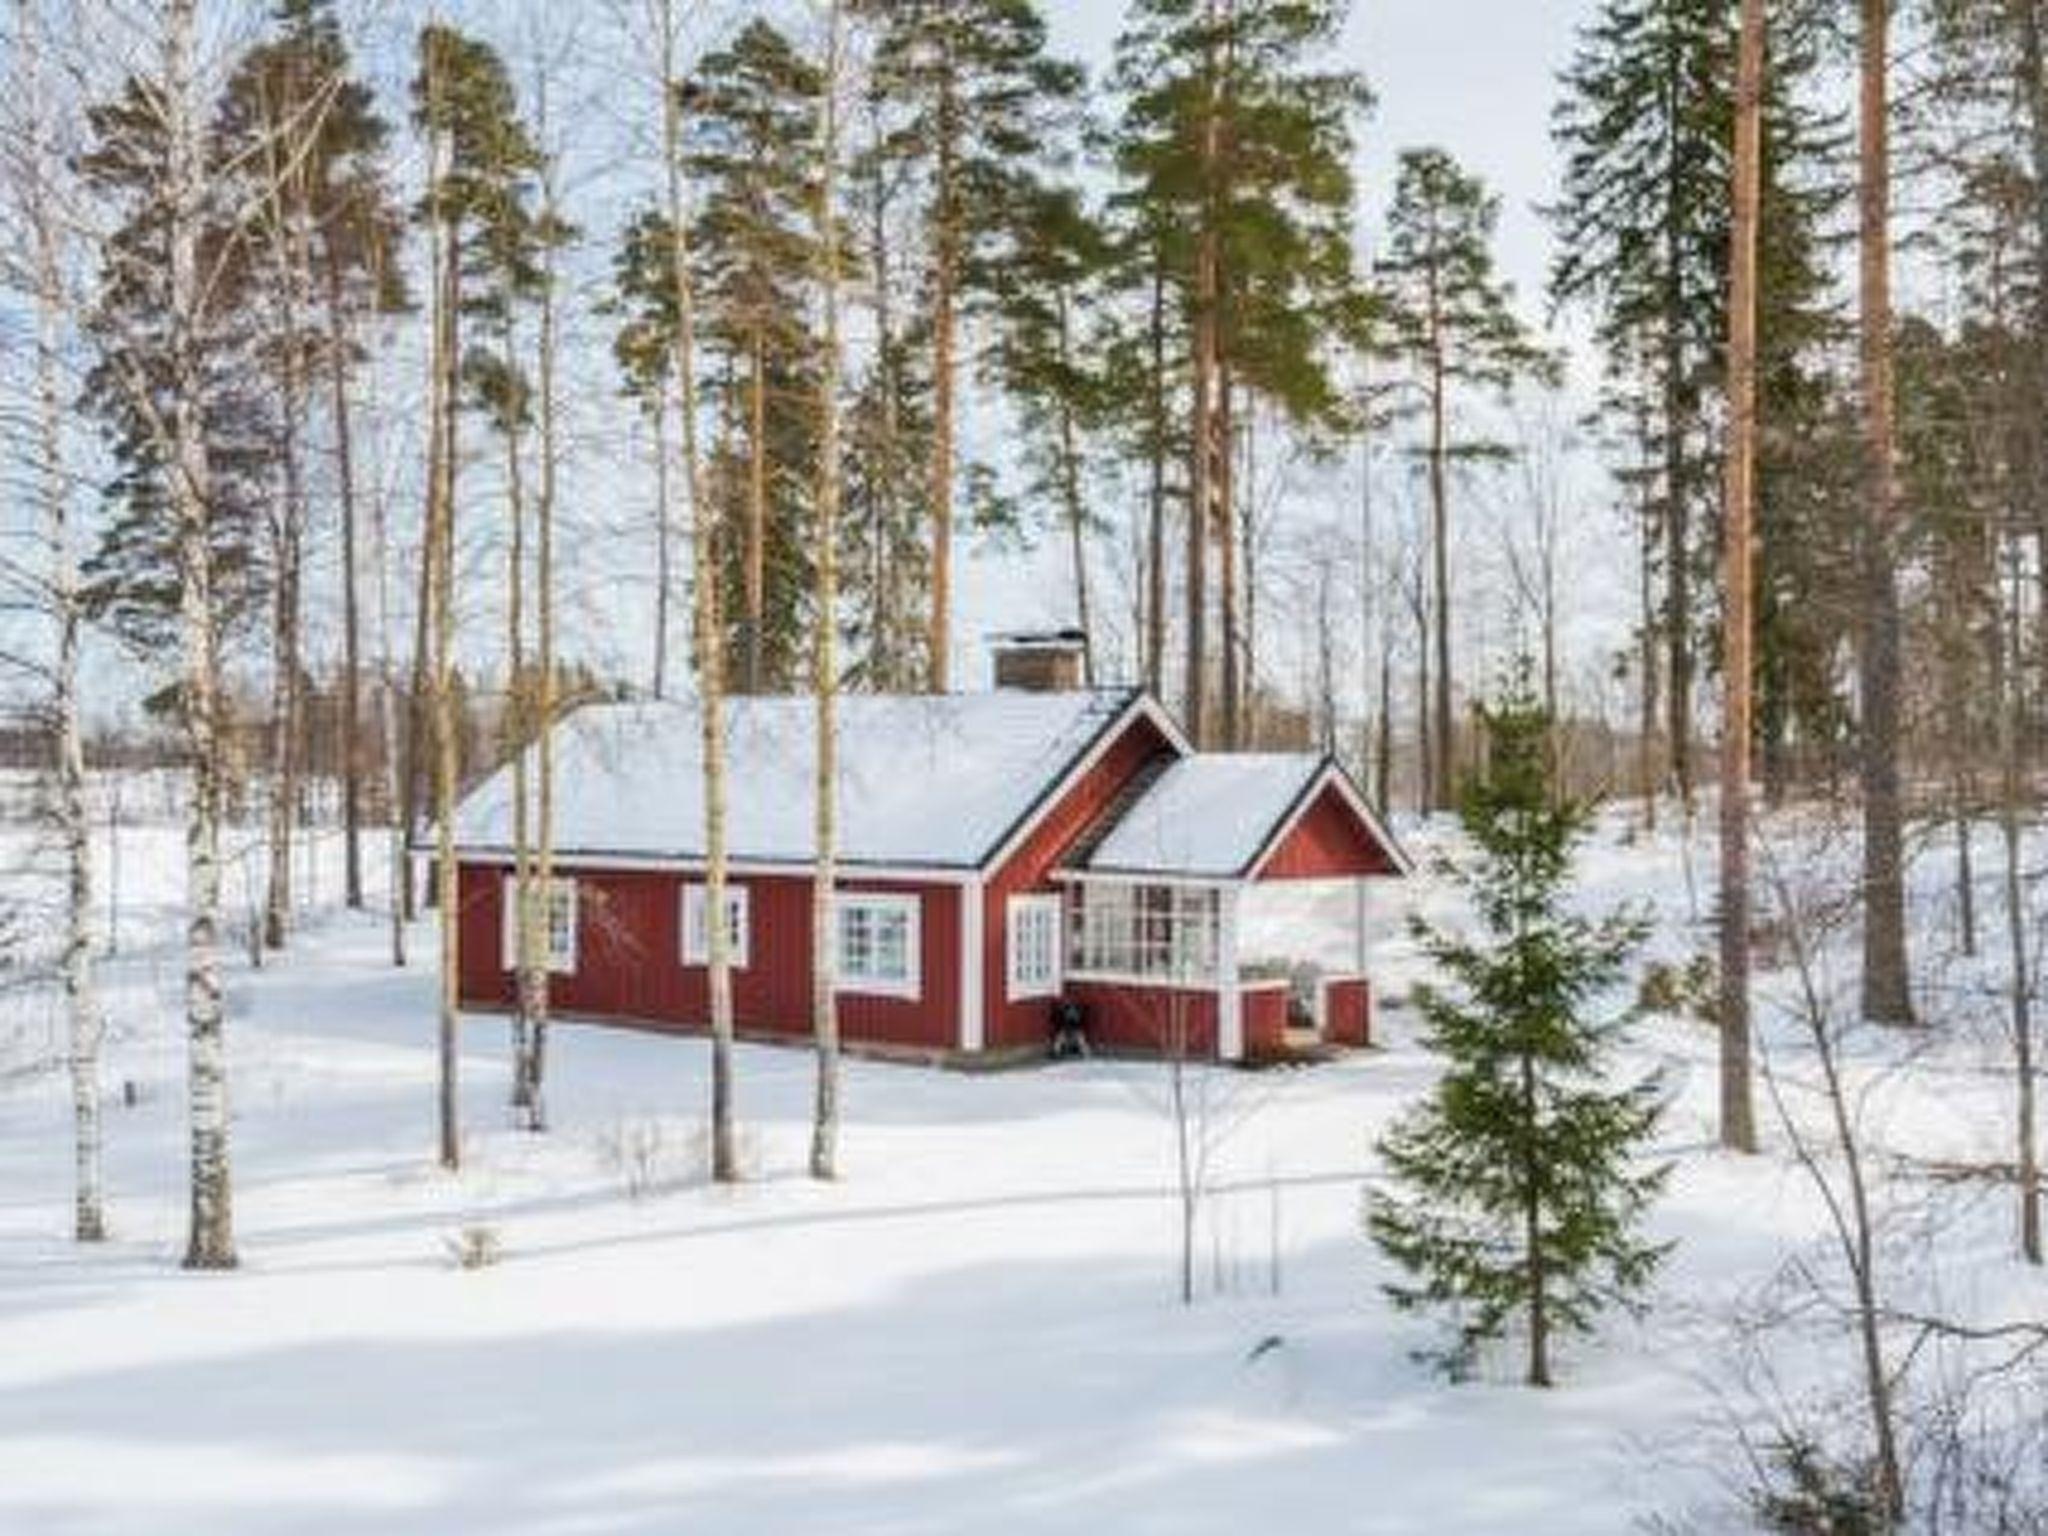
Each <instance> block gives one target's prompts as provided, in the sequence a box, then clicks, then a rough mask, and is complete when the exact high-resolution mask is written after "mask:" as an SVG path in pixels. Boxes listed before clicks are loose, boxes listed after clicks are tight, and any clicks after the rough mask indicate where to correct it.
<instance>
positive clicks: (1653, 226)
mask: <svg viewBox="0 0 2048 1536" xmlns="http://www.w3.org/2000/svg"><path fill="white" fill-rule="evenodd" d="M1823 11H1824V8H1816V7H1812V6H1803V5H1802V6H1786V7H1779V8H1777V9H1776V11H1775V14H1774V15H1773V16H1772V18H1771V21H1772V27H1773V35H1772V53H1773V69H1772V74H1771V77H1770V79H1769V81H1768V82H1767V84H1766V97H1765V101H1764V106H1763V113H1764V156H1765V165H1764V171H1763V178H1764V179H1763V189H1762V192H1761V194H1760V196H1761V199H1762V202H1763V206H1764V208H1765V213H1766V216H1765V217H1764V219H1763V221H1762V222H1763V227H1764V235H1763V242H1762V255H1761V258H1760V260H1761V262H1762V268H1763V271H1764V273H1765V277H1766V280H1765V282H1764V284H1763V289H1762V293H1761V294H1760V303H1761V304H1762V306H1763V313H1764V315H1765V317H1766V319H1765V323H1764V324H1763V326H1762V327H1761V334H1762V336H1763V344H1764V353H1765V357H1764V360H1763V363H1762V375H1761V380H1760V387H1761V389H1762V391H1763V394H1764V396H1765V398H1766V399H1768V400H1769V401H1770V402H1771V407H1772V414H1773V417H1774V419H1777V420H1781V421H1783V422H1784V423H1785V430H1784V431H1783V432H1781V433H1774V434H1773V435H1772V439H1771V440H1770V441H1769V442H1768V443H1766V444H1765V445H1764V452H1763V454H1762V456H1761V458H1760V461H1759V465H1758V530H1759V537H1760V541H1761V544H1762V562H1761V563H1762V572H1761V576H1760V588H1759V592H1758V604H1759V612H1758V636H1759V646H1758V662H1757V670H1758V675H1757V678H1756V680H1755V682H1756V686H1757V688H1758V690H1759V692H1760V695H1761V707H1760V710H1759V724H1760V726H1761V733H1762V735H1763V737H1764V743H1765V751H1766V754H1767V763H1766V773H1767V775H1768V774H1771V773H1773V772H1774V771H1775V770H1776V767H1777V764H1776V762H1775V761H1774V760H1772V759H1771V758H1770V754H1772V753H1774V752H1782V750H1783V748H1784V746H1785V744H1786V743H1787V742H1788V741H1789V740H1790V739H1791V738H1792V737H1793V736H1794V735H1795V734H1797V735H1800V736H1804V737H1808V738H1814V739H1819V738H1824V737H1825V736H1826V734H1827V733H1828V731H1829V730H1830V729H1832V728H1833V726H1834V725H1835V723H1836V720H1837V718H1838V712H1837V710H1836V708H1835V705H1836V703H1837V701H1836V699H1835V698H1834V697H1833V695H1832V693H1831V692H1830V693H1829V694H1828V695H1827V696H1826V697H1817V696H1815V695H1814V694H1813V692H1812V691H1811V690H1809V689H1808V688H1806V687H1805V686H1803V684H1804V681H1805V680H1806V679H1810V678H1812V677H1814V676H1815V675H1816V674H1817V672H1818V671H1821V670H1825V664H1824V663H1822V664H1821V665H1820V666H1819V667H1817V666H1816V664H1815V663H1816V658H1817V657H1818V655H1819V654H1820V653H1821V652H1824V651H1825V650H1827V649H1828V648H1829V647H1831V645H1832V641H1833V639H1834V637H1835V636H1836V635H1837V634H1838V633H1839V630H1840V624H1841V615H1840V614H1839V613H1838V612H1836V613H1834V614H1833V616H1831V617H1830V616H1825V615H1826V614H1827V612H1828V610H1829V609H1831V608H1832V606H1833V602H1834V599H1835V597H1836V594H1835V593H1832V592H1823V591H1821V590H1818V588H1819V587H1820V586H1821V585H1822V584H1823V583H1824V582H1825V581H1826V580H1827V579H1828V578H1829V577H1830V575H1831V573H1832V572H1833V571H1834V570H1835V569H1837V568H1838V567H1837V566H1836V565H1835V564H1834V563H1833V562H1832V561H1831V560H1825V559H1824V560H1819V561H1814V562H1812V563H1810V564H1809V563H1807V562H1806V561H1805V560H1804V557H1805V556H1806V555H1807V554H1809V553H1811V550H1812V539H1813V536H1814V534H1815V531H1816V530H1815V526H1814V515H1813V514H1814V507H1813V493H1814V492H1815V489H1816V486H1817V484H1818V483H1819V482H1821V481H1824V480H1825V479H1826V478H1827V477H1828V475H1829V474H1830V473H1831V464H1830V462H1829V460H1828V457H1827V455H1826V454H1824V453H1822V454H1817V453H1815V452H1813V451H1811V450H1812V445H1813V444H1814V443H1815V441H1816V434H1817V433H1818V432H1819V430H1820V428H1821V425H1822V423H1821V421H1820V417H1821V415H1822V413H1823V412H1824V409H1825V406H1826V404H1827V402H1828V400H1829V399H1830V398H1831V397H1832V396H1833V394H1834V392H1835V390H1834V386H1833V384H1832V383H1831V382H1824V381H1822V380H1821V379H1820V378H1819V377H1818V373H1819V366H1818V365H1819V363H1820V361H1821V360H1823V359H1824V357H1825V348H1826V347H1827V346H1828V345H1829V344H1830V343H1831V342H1832V341H1833V340H1834V339H1835V338H1834V330H1833V326H1834V318H1833V316H1832V314H1831V313H1830V306H1831V302H1832V301H1831V298H1830V296H1829V292H1828V278H1827V274H1826V272H1825V271H1824V266H1825V263H1824V260H1823V259H1822V257H1821V255H1820V254H1819V239H1818V226H1819V224H1820V222H1821V220H1822V219H1823V218H1824V216H1825V215H1826V214H1827V212H1828V210H1829V207H1830V204H1831V202H1832V201H1833V199H1834V196H1835V193H1834V192H1833V191H1832V189H1829V188H1827V187H1826V186H1825V181H1826V175H1825V171H1826V167H1825V164H1824V162H1825V161H1826V159H1827V157H1828V156H1829V155H1830V154H1831V153H1832V152H1833V148H1834V143H1833V140H1834V135H1835V125H1834V123H1833V121H1832V119H1831V117H1830V116H1829V115H1828V114H1825V113H1820V112H1817V111H1815V110H1814V104H1813V103H1812V102H1809V101H1806V100H1796V99H1795V98H1796V97H1797V96H1798V92H1799V88H1800V87H1801V86H1802V85H1803V84H1804V82H1805V81H1807V80H1808V79H1809V78H1810V77H1811V76H1812V75H1813V74H1814V73H1815V71H1816V70H1817V68H1818V67H1819V61H1818V50H1817V40H1816V32H1817V31H1818V30H1819V29H1820V27H1821V25H1822V23H1824V21H1825V17H1824V14H1823ZM1735 39H1736V29H1735V14H1734V3H1733V0H1603V4H1602V6H1601V8H1600V10H1599V13H1598V14H1597V16H1596V17H1595V18H1594V19H1593V20H1592V21H1591V22H1590V23H1588V24H1587V26H1586V27H1585V28H1584V29H1583V30H1582V31H1581V33H1580V35H1579V41H1578V47H1577V50H1576V52H1575V53H1574V56H1573V59H1572V62H1571V64H1570V65H1569V66H1568V68H1567V69H1566V71H1565V75H1564V80H1563V94H1562V96H1561V98H1560V101H1559V105H1558V108H1557V111H1556V115H1555V117H1554V120H1553V133H1554V135H1555V137H1556V139H1557V141H1558V144H1559V146H1560V148H1561V149H1562V150H1563V151H1564V155H1565V172H1564V181H1563V189H1562V195H1561V196H1560V198H1559V200H1558V202H1557V204H1556V205H1555V206H1554V207H1553V208H1552V209H1551V210H1550V216H1551V221H1552V224H1553V226H1554V228H1555V229H1556V232H1557V249H1558V251H1559V253H1560V254H1559V257H1558V260H1557V262H1556V264H1555V265H1554V266H1553V268H1552V271H1551V280H1550V292H1551V296H1552V298H1553V299H1554V300H1556V301H1557V302H1559V303H1561V304H1568V305H1575V306H1583V307H1584V308H1585V309H1587V310H1588V311H1590V312H1591V314H1592V315H1593V317H1594V320H1595V327H1596V335H1597V336H1598V338H1599V340H1600V343H1601V346H1602V349H1603V352H1604V354H1605V356H1606V359H1607V366H1608V371H1609V396H1608V399H1609V403H1610V405H1611V406H1612V407H1615V408H1616V409H1613V410H1612V412H1611V414H1613V415H1614V417H1615V427H1616V430H1617V431H1618V432H1620V433H1623V434H1625V435H1627V436H1628V437H1629V438H1631V439H1632V440H1633V448H1632V455H1633V456H1634V457H1636V458H1637V459H1638V460H1639V462H1640V464H1641V466H1642V469H1641V471H1640V472H1639V474H1638V475H1637V477H1636V480H1637V488H1638V491H1639V496H1638V501H1639V503H1640V505H1641V507H1642V515H1643V522H1644V540H1645V544H1646V554H1647V553H1648V552H1649V549H1650V548H1655V549H1656V550H1657V553H1656V555H1655V558H1654V560H1653V561H1652V563H1651V564H1652V569H1651V574H1653V575H1654V576H1657V577H1660V578H1661V581H1662V586H1663V592H1662V597H1661V601H1660V602H1659V603H1658V604H1657V608H1658V613H1657V629H1658V631H1659V634H1658V637H1657V638H1658V639H1659V640H1660V641H1661V644H1662V646H1663V649H1664V652H1665V658H1664V665H1663V667H1662V669H1661V674H1662V675H1661V678H1660V679H1659V681H1660V682H1661V683H1662V685H1663V694H1664V705H1665V723H1664V725H1665V745H1666V747H1667V749H1668V754H1669V768H1670V776H1671V778H1672V779H1673V781H1674V782H1675V784H1676V787H1677V789H1678V792H1679V795H1680V797H1681V799H1682V800H1683V801H1684V802H1685V803H1686V804H1687V805H1688V806H1689V805H1690V804H1691V801H1692V789H1693V771H1694V763H1693V759H1694V750H1693V734H1694V726H1693V716H1694V706H1695V686H1696V683H1697V680H1698V677H1699V674H1700V671H1701V667H1702V655H1703V653H1710V651H1711V648H1710V647H1709V646H1708V645H1707V644H1706V643H1705V641H1704V632H1705V623H1704V622H1703V616H1702V615H1701V613H1700V612H1699V609H1700V607H1701V603H1700V601H1699V598H1698V595H1697V594H1698V591H1699V589H1700V587H1701V586H1702V585H1703V584H1705V583H1707V582H1709V581H1710V573H1711V572H1712V570H1713V569H1714V559H1713V553H1712V539H1711V532H1712V530H1713V528H1714V525H1715V521H1716V518H1717V491H1718V484H1719V481H1718V467H1719V452H1720V445H1719V441H1718V437H1717V432H1716V427H1717V417H1718V410H1717V407H1718V406H1719V404H1720V402H1721V400H1722V399H1723V398H1724V396H1725V391H1726V383H1727V380H1726V367H1725V352H1724V348H1725V343H1726V339H1727V286H1728V251H1729V244H1730V230H1729V198H1728V186H1729V178H1730V175H1731V167H1730V162H1729V150H1730V144H1731V141H1732V134H1733V124H1734V75H1735V69H1734V65H1735ZM1830 489H1832V488H1831V487H1830ZM1809 624H1810V625H1811V627H1809Z"/></svg>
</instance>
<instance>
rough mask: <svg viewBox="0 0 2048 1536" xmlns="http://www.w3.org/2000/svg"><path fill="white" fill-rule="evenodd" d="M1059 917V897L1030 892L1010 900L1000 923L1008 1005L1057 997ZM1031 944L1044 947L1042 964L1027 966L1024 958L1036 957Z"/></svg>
mask: <svg viewBox="0 0 2048 1536" xmlns="http://www.w3.org/2000/svg"><path fill="white" fill-rule="evenodd" d="M1061 918H1062V913H1061V910H1060V899H1059V897H1058V896H1055V895H1046V894H1043V893H1040V892H1032V893H1028V894H1024V895H1017V896H1012V897H1011V898H1010V899H1009V903H1008V905H1007V907H1006V908H1005V912H1004V921H1003V965H1004V976H1005V983H1006V995H1007V997H1008V999H1009V1000H1010V1001H1011V1002H1013V1003H1018V1002H1023V1001H1025V1000H1026V999H1028V998H1034V997H1058V996H1059V995H1060V982H1061V969H1062V968H1061V964H1060V958H1061V954H1060V952H1061V949H1062V947H1063V946H1062V942H1061V941H1062V939H1063V938H1064V934H1063V932H1062V930H1061ZM1034 929H1035V930H1036V931H1035V932H1033V930H1034ZM1034 944H1035V945H1042V946H1043V950H1042V955H1043V964H1041V965H1030V966H1027V965H1026V964H1025V963H1024V962H1025V961H1026V960H1027V959H1032V958H1037V956H1036V955H1034V954H1033V951H1032V947H1031V946H1033V945H1034Z"/></svg>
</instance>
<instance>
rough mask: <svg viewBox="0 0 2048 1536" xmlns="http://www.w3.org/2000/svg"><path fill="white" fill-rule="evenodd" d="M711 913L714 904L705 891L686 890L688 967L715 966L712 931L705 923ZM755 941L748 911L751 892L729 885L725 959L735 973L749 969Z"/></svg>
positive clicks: (696, 887) (698, 888)
mask: <svg viewBox="0 0 2048 1536" xmlns="http://www.w3.org/2000/svg"><path fill="white" fill-rule="evenodd" d="M710 910H711V903H710V902H709V901H708V900H706V898H705V887H703V886H701V885H686V886H684V887H683V964H685V965H709V964H710V963H711V931H710V928H709V926H708V925H707V924H706V923H705V921H704V919H705V916H706V914H707V913H709V912H710ZM751 939H752V924H751V922H750V921H749V913H748V909H747V888H746V887H745V886H744V885H728V886H727V887H726V888H725V957H726V960H727V961H728V963H730V964H731V965H732V966H733V968H734V969H736V970H745V969H746V968H747V953H748V949H749V946H750V941H751Z"/></svg>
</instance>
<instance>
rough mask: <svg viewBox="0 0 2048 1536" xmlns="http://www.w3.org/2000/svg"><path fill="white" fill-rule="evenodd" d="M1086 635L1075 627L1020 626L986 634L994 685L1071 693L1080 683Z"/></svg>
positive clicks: (1085, 648)
mask: <svg viewBox="0 0 2048 1536" xmlns="http://www.w3.org/2000/svg"><path fill="white" fill-rule="evenodd" d="M1087 648H1088V642H1087V638H1086V637H1085V636H1084V635H1083V634H1082V633H1081V631H1080V630H1078V629H1043V630H1024V631H1020V632H1017V633H1014V634H1007V635H994V636H991V637H990V640H989V649H990V650H991V651H992V652H993V653H994V656H995V674H996V687H998V688H1017V689H1022V690H1024V691H1025V692H1029V693H1071V692H1073V691H1074V690H1076V689H1078V688H1080V687H1081V686H1082V670H1083V669H1082V665H1081V662H1082V657H1083V656H1084V655H1085V654H1086V652H1087Z"/></svg>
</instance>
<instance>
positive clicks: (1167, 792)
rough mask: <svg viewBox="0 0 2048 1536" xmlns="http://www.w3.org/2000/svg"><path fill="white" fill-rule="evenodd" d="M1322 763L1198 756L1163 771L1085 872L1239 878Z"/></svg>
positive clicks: (1297, 757) (1289, 757) (1299, 756)
mask: <svg viewBox="0 0 2048 1536" xmlns="http://www.w3.org/2000/svg"><path fill="white" fill-rule="evenodd" d="M1327 766H1328V759H1327V758H1322V757H1318V756H1316V755H1315V754H1313V753H1308V752H1242V753H1229V754H1224V753H1204V754H1202V755H1199V756H1195V757H1184V758H1181V759H1180V760H1179V761H1178V762H1175V763H1172V764H1169V765H1168V767H1167V768H1166V770H1165V772H1163V773H1161V774H1160V775H1159V777H1158V778H1157V779H1155V780H1154V781H1153V782H1152V783H1151V784H1150V785H1149V786H1148V787H1147V788H1146V790H1145V792H1144V793H1143V794H1142V795H1141V796H1139V798H1138V801H1137V803H1136V804H1134V805H1133V806H1131V808H1130V809H1129V810H1127V811H1126V812H1125V813H1124V814H1123V815H1122V816H1121V817H1120V818H1119V819H1118V821H1117V823H1116V825H1115V826H1114V827H1113V828H1111V829H1110V832H1109V835H1108V836H1106V837H1104V838H1103V839H1102V841H1101V842H1099V843H1098V844H1096V846H1095V848H1094V850H1093V851H1092V852H1091V853H1090V854H1089V856H1088V858H1087V861H1086V863H1085V864H1084V866H1083V867H1084V868H1085V869H1087V870H1089V871H1090V872H1094V873H1117V872H1128V873H1143V874H1157V875H1172V876H1183V877H1186V878H1189V879H1219V880H1228V879H1235V878H1236V877H1238V876H1240V875H1242V874H1244V873H1245V872H1246V870H1247V869H1249V868H1250V866H1251V863H1252V861H1253V860H1254V859H1256V858H1257V857H1258V856H1259V854H1260V853H1261V852H1262V851H1263V850H1264V849H1265V847H1266V844H1267V843H1268V842H1269V841H1270V840H1271V839H1272V836H1273V834H1274V833H1275V832H1276V831H1278V830H1279V828H1280V825H1281V823H1282V822H1284V821H1285V820H1286V819H1287V818H1288V816H1289V815H1291V814H1292V813H1293V811H1294V810H1295V808H1296V807H1297V806H1299V805H1300V804H1301V802H1302V799H1303V797H1304V796H1306V795H1307V794H1308V792H1309V789H1310V787H1311V786H1312V785H1314V784H1315V783H1316V781H1317V780H1318V779H1319V778H1321V777H1322V775H1323V772H1324V769H1325V768H1326V767H1327Z"/></svg>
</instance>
